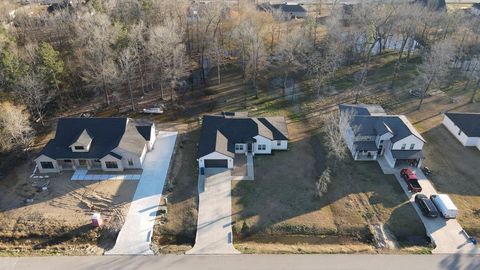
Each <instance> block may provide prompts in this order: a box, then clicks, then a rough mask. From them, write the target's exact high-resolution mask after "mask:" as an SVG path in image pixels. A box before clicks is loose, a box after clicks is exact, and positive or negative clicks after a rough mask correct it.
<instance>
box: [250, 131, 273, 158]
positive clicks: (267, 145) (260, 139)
mask: <svg viewBox="0 0 480 270" xmlns="http://www.w3.org/2000/svg"><path fill="white" fill-rule="evenodd" d="M253 138H254V139H255V140H256V141H257V142H256V143H254V144H253V152H254V153H255V154H271V153H272V141H271V140H269V139H267V138H265V137H262V136H260V135H257V136H255V137H253ZM259 145H265V150H259V149H258V146H259Z"/></svg>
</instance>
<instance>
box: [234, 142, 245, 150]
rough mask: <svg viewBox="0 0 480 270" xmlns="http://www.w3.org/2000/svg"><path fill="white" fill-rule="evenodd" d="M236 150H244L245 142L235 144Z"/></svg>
mask: <svg viewBox="0 0 480 270" xmlns="http://www.w3.org/2000/svg"><path fill="white" fill-rule="evenodd" d="M235 150H239V151H242V150H243V144H235Z"/></svg>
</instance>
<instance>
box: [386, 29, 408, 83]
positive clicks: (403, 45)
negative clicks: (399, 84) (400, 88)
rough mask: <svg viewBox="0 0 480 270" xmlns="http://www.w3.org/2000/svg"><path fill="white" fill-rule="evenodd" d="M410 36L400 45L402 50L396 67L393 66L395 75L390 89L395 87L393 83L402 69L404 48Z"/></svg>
mask: <svg viewBox="0 0 480 270" xmlns="http://www.w3.org/2000/svg"><path fill="white" fill-rule="evenodd" d="M407 41H408V38H406V39H403V40H402V46H400V52H399V53H398V59H397V62H396V63H395V67H394V68H393V76H392V81H391V83H390V89H393V84H394V83H395V81H396V80H397V76H398V71H399V70H400V63H401V61H402V55H403V50H404V49H405V45H407Z"/></svg>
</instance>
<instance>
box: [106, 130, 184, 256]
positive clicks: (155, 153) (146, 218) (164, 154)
mask: <svg viewBox="0 0 480 270" xmlns="http://www.w3.org/2000/svg"><path fill="white" fill-rule="evenodd" d="M176 138H177V132H163V131H161V132H159V134H158V136H157V140H156V141H155V145H154V149H153V150H152V151H151V152H149V153H148V154H147V156H146V157H145V161H144V163H143V173H142V176H141V177H140V181H139V182H138V185H137V190H136V191H135V195H134V196H133V200H132V203H131V204H130V208H129V210H128V214H127V217H126V218H125V223H124V224H123V227H122V229H121V230H120V233H119V234H118V237H117V241H116V242H115V246H114V247H113V249H111V250H109V251H107V252H105V254H109V255H110V254H115V255H149V254H153V252H152V250H151V249H150V243H151V239H152V233H153V225H154V224H155V217H156V216H157V211H158V206H159V203H160V197H161V196H162V192H163V186H164V185H165V179H166V178H167V173H168V168H169V166H170V159H171V158H172V155H173V150H174V148H175V140H176Z"/></svg>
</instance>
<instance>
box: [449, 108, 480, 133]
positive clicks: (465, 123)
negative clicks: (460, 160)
mask: <svg viewBox="0 0 480 270" xmlns="http://www.w3.org/2000/svg"><path fill="white" fill-rule="evenodd" d="M445 115H446V116H447V117H448V118H450V120H452V122H453V123H454V124H455V125H456V126H457V127H459V128H460V129H461V130H462V132H463V133H465V134H466V135H467V136H468V137H480V113H461V112H448V113H445Z"/></svg>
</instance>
